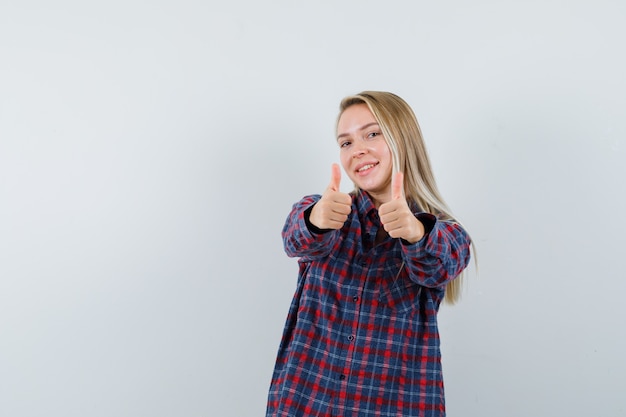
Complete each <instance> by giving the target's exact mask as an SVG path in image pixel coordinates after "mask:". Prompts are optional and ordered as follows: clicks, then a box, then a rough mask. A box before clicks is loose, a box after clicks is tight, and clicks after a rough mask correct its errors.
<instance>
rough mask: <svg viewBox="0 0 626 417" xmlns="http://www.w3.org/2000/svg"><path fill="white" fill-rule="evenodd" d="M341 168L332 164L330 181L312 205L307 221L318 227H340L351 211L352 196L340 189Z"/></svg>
mask: <svg viewBox="0 0 626 417" xmlns="http://www.w3.org/2000/svg"><path fill="white" fill-rule="evenodd" d="M340 184H341V168H339V165H337V164H333V165H332V170H331V174H330V183H329V184H328V187H327V188H326V191H324V194H322V198H320V200H319V201H318V202H317V203H316V204H315V206H313V209H312V210H311V215H310V217H309V221H310V222H311V223H312V224H313V225H314V226H315V227H318V228H320V229H341V228H342V227H343V225H344V223H345V222H346V220H347V219H348V215H349V214H350V212H351V211H352V197H350V196H349V195H348V194H346V193H342V192H341V191H339V190H340Z"/></svg>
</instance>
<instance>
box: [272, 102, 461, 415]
mask: <svg viewBox="0 0 626 417" xmlns="http://www.w3.org/2000/svg"><path fill="white" fill-rule="evenodd" d="M336 130H337V145H338V147H339V157H340V161H341V165H342V167H343V170H344V171H345V172H346V173H347V175H348V177H349V178H350V179H351V180H352V182H353V183H354V186H355V190H354V191H353V192H352V193H350V194H345V193H342V192H341V191H340V181H341V169H340V167H339V166H338V165H336V164H334V165H333V166H332V168H331V180H330V184H329V185H328V188H327V189H326V190H325V191H324V193H323V194H322V195H311V196H307V197H305V198H303V199H302V200H301V201H299V202H298V203H296V204H295V205H294V206H293V208H292V211H291V213H290V214H289V216H288V218H287V221H286V223H285V226H284V229H283V240H284V245H285V251H286V252H287V255H289V256H293V257H298V258H299V277H298V284H297V289H296V293H295V295H294V298H293V301H292V303H291V307H290V309H289V313H288V317H287V322H286V325H285V330H284V333H283V337H282V341H281V343H280V347H279V351H278V357H277V360H276V366H275V369H274V374H273V377H272V382H271V386H270V392H269V398H268V405H267V416H290V417H295V416H346V417H347V416H354V417H356V416H359V417H364V416H376V417H381V416H430V417H435V416H437V417H439V416H445V401H444V388H443V378H442V371H441V356H440V350H439V332H438V329H437V312H438V310H439V305H440V304H441V302H442V300H443V299H444V298H445V299H446V300H447V301H449V302H454V301H455V300H456V299H457V298H458V296H459V285H460V282H459V280H460V278H459V275H460V274H461V272H462V271H463V269H464V268H465V267H466V266H467V264H468V262H469V259H470V245H471V243H470V238H469V235H468V234H467V233H466V231H465V230H464V229H463V227H462V226H461V225H460V224H459V222H458V221H456V220H455V218H454V217H453V216H452V214H451V213H450V210H449V209H448V208H447V206H446V204H445V203H444V201H443V199H442V197H441V195H440V193H439V191H438V190H437V186H436V184H435V180H434V177H433V173H432V170H431V167H430V162H429V158H428V155H427V152H426V148H425V146H424V142H423V139H422V135H421V132H420V128H419V125H418V122H417V119H416V118H415V115H414V114H413V111H412V110H411V108H410V107H409V105H408V104H407V103H406V102H405V101H404V100H402V99H401V98H400V97H398V96H396V95H395V94H392V93H387V92H376V91H366V92H362V93H360V94H357V95H354V96H349V97H346V98H345V99H344V100H343V101H342V102H341V105H340V112H339V117H338V120H337V129H336Z"/></svg>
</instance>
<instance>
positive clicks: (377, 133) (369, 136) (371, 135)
mask: <svg viewBox="0 0 626 417" xmlns="http://www.w3.org/2000/svg"><path fill="white" fill-rule="evenodd" d="M378 135H380V132H370V133H369V134H368V135H367V137H368V138H375V137H376V136H378Z"/></svg>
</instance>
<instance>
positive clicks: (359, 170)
mask: <svg viewBox="0 0 626 417" xmlns="http://www.w3.org/2000/svg"><path fill="white" fill-rule="evenodd" d="M376 165H378V163H375V164H367V165H363V166H362V167H361V168H359V169H357V170H356V172H364V171H367V170H368V169H371V168H374V167H375V166H376Z"/></svg>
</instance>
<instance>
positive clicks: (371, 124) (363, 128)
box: [337, 122, 378, 140]
mask: <svg viewBox="0 0 626 417" xmlns="http://www.w3.org/2000/svg"><path fill="white" fill-rule="evenodd" d="M374 125H376V126H377V125H378V122H372V123H368V124H365V125H363V126H361V127H360V128H358V129H357V130H365V129H367V128H368V127H370V126H374ZM349 135H350V134H349V133H342V134H341V135H339V136H337V140H339V139H341V138H343V137H344V136H349Z"/></svg>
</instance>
